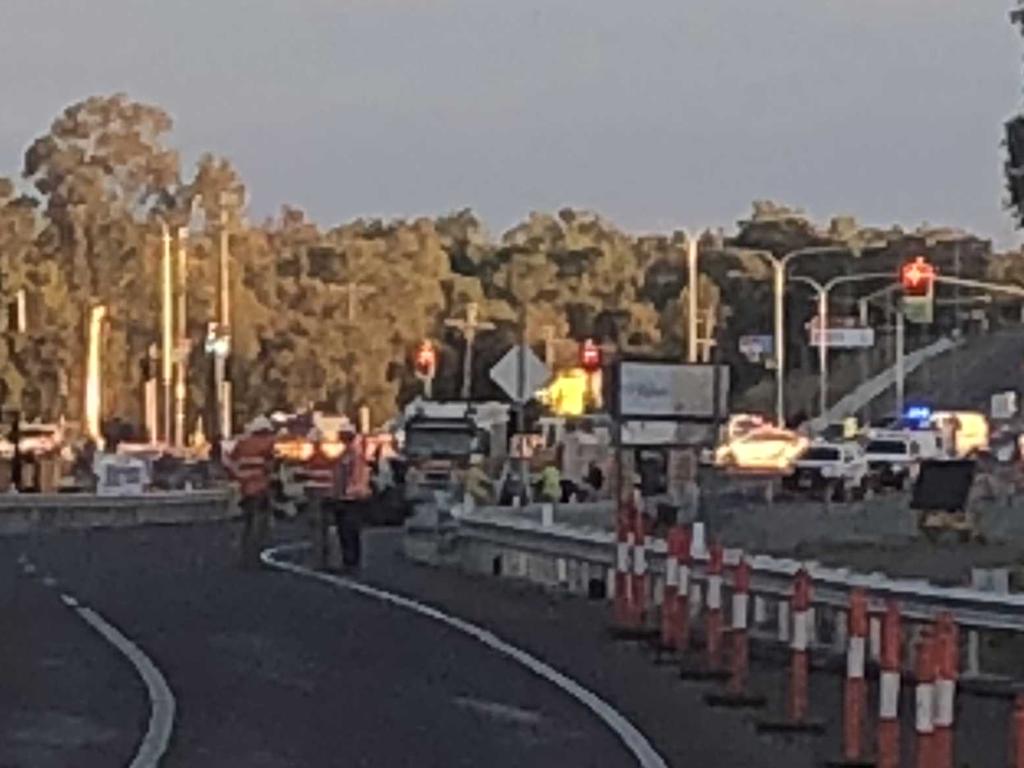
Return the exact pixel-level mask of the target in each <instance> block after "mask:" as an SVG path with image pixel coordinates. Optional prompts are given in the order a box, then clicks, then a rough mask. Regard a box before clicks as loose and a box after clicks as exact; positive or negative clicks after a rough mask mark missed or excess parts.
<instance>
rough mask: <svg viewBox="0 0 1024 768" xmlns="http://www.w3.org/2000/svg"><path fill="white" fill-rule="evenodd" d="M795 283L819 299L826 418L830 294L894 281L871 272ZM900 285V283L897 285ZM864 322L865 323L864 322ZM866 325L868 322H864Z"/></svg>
mask: <svg viewBox="0 0 1024 768" xmlns="http://www.w3.org/2000/svg"><path fill="white" fill-rule="evenodd" d="M790 279H791V280H793V281H794V282H798V283H803V284H804V285H809V286H810V287H811V288H812V289H814V292H815V294H816V295H817V297H818V328H819V332H818V416H819V417H821V418H824V417H825V413H826V411H828V352H829V346H828V328H829V318H828V315H829V294H830V293H831V292H832V289H833V288H835V287H836V286H839V285H845V284H848V283H859V282H864V281H866V280H894V277H893V275H891V274H889V273H888V272H869V273H866V274H863V275H840V276H839V277H833V278H832V279H831V280H828V281H826V282H824V283H821V282H819V281H817V280H815V279H814V278H813V277H807V276H806V275H794V276H793V277H791V278H790ZM896 285H898V282H897V283H896ZM862 322H863V321H862ZM863 324H864V325H866V324H867V323H866V322H863Z"/></svg>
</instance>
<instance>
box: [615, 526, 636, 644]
mask: <svg viewBox="0 0 1024 768" xmlns="http://www.w3.org/2000/svg"><path fill="white" fill-rule="evenodd" d="M631 522H632V521H631V520H630V519H629V517H628V516H620V517H619V519H618V522H617V525H616V529H615V589H614V591H615V594H614V595H613V596H612V600H613V601H614V607H613V609H612V626H613V629H617V630H625V629H629V628H630V627H631V625H632V620H633V606H632V600H631V599H630V597H631V595H630V587H631V578H630V576H631V574H632V571H633V566H632V561H633V531H632V524H631Z"/></svg>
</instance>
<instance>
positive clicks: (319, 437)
mask: <svg viewBox="0 0 1024 768" xmlns="http://www.w3.org/2000/svg"><path fill="white" fill-rule="evenodd" d="M306 438H307V439H309V440H310V441H312V442H314V443H319V442H322V441H323V439H324V433H323V432H321V431H320V430H319V429H318V428H317V427H313V428H312V429H311V430H309V432H307V433H306Z"/></svg>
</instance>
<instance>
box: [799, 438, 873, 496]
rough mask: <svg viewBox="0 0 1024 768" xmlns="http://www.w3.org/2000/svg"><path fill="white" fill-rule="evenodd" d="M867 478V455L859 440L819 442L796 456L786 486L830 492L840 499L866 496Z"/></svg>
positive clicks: (800, 489) (801, 489) (802, 489)
mask: <svg viewBox="0 0 1024 768" xmlns="http://www.w3.org/2000/svg"><path fill="white" fill-rule="evenodd" d="M868 477H869V471H868V460H867V456H866V455H865V453H864V451H863V449H861V447H860V446H859V445H858V444H857V443H852V442H844V443H828V442H824V441H817V442H814V443H812V444H811V445H810V446H808V448H807V450H806V451H804V453H803V454H801V455H800V457H799V458H797V460H796V462H795V463H794V464H793V474H792V475H790V476H789V477H788V478H786V480H785V485H786V487H787V488H789V489H791V490H796V491H820V492H822V493H831V494H834V497H835V499H836V500H837V501H846V500H847V499H850V498H863V497H864V495H865V493H866V492H867V490H868V485H869V483H868Z"/></svg>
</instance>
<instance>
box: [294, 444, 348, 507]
mask: <svg viewBox="0 0 1024 768" xmlns="http://www.w3.org/2000/svg"><path fill="white" fill-rule="evenodd" d="M339 463H340V457H333V458H332V457H330V456H327V455H325V454H324V452H323V449H322V448H321V447H320V446H319V445H317V446H316V448H315V449H314V451H313V455H312V456H310V457H309V459H308V460H307V461H305V462H304V463H303V464H302V466H301V467H300V468H299V470H298V471H297V472H296V475H298V479H299V481H300V482H301V483H302V485H303V488H304V489H305V491H306V495H307V496H319V497H327V498H334V497H335V496H336V495H337V494H336V493H335V487H336V474H337V471H338V465H339Z"/></svg>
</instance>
